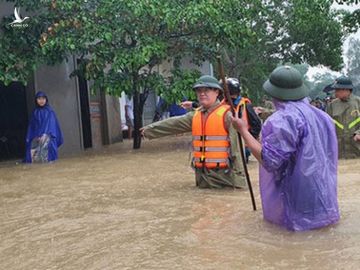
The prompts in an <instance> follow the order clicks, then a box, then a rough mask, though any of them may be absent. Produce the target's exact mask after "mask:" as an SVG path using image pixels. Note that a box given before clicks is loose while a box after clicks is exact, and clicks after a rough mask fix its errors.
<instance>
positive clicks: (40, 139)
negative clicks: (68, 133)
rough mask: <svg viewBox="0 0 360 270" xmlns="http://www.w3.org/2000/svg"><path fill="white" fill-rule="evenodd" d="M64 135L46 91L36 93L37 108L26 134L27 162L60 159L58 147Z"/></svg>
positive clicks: (44, 161)
mask: <svg viewBox="0 0 360 270" xmlns="http://www.w3.org/2000/svg"><path fill="white" fill-rule="evenodd" d="M62 144H63V136H62V133H61V130H60V126H59V122H58V120H57V118H56V115H55V112H54V111H53V109H52V108H51V107H50V105H49V101H48V97H47V96H46V94H45V93H44V92H37V93H36V95H35V109H34V111H33V113H32V116H31V119H30V123H29V127H28V131H27V135H26V153H25V162H26V163H46V162H51V161H54V160H56V159H58V148H59V147H60V146H61V145H62Z"/></svg>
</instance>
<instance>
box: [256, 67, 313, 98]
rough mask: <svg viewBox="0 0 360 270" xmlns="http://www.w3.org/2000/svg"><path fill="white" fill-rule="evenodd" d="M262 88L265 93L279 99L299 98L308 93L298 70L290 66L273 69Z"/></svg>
mask: <svg viewBox="0 0 360 270" xmlns="http://www.w3.org/2000/svg"><path fill="white" fill-rule="evenodd" d="M263 88H264V90H265V92H266V93H267V94H269V95H270V96H272V97H274V98H277V99H280V100H299V99H302V98H304V97H306V96H307V95H308V94H309V89H308V88H307V87H306V86H305V84H304V82H303V80H302V76H301V74H300V72H299V71H298V70H296V69H295V68H293V67H290V66H280V67H277V68H276V69H274V71H273V72H271V74H270V78H269V79H268V80H267V81H266V82H265V83H264V84H263Z"/></svg>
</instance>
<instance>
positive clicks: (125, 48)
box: [5, 0, 262, 148]
mask: <svg viewBox="0 0 360 270" xmlns="http://www.w3.org/2000/svg"><path fill="white" fill-rule="evenodd" d="M15 3H16V5H21V6H22V7H26V8H27V9H29V10H37V14H38V18H41V23H40V21H35V22H34V26H33V28H31V29H37V28H36V26H39V25H40V24H42V25H46V26H45V27H40V29H42V33H41V34H40V33H37V35H35V39H36V37H37V38H38V40H40V43H39V45H40V46H36V45H35V44H33V43H32V44H31V46H30V51H31V52H32V53H34V56H33V58H39V59H42V61H45V60H44V59H49V62H51V61H53V62H56V61H59V60H61V59H65V58H66V57H67V56H68V55H70V54H76V55H79V56H80V58H81V60H82V61H81V64H80V66H79V69H78V70H76V71H75V72H74V74H79V73H81V74H83V75H84V76H85V78H87V79H88V80H94V82H95V84H94V85H95V88H97V89H100V90H102V91H106V92H107V93H110V94H120V92H121V91H125V92H126V93H127V94H131V95H132V96H133V97H134V116H135V119H134V120H135V136H134V148H139V147H140V142H141V140H140V132H139V128H140V127H141V126H142V123H141V115H142V109H143V104H144V102H145V99H146V93H147V91H148V90H149V89H155V90H156V91H157V92H158V93H163V92H164V93H168V92H169V91H171V92H173V93H175V94H176V93H179V92H181V91H180V90H184V89H179V88H185V87H186V88H187V89H191V88H190V87H189V86H190V85H189V84H190V83H192V82H193V81H194V76H195V74H196V75H198V74H197V73H196V72H189V71H186V72H182V70H181V69H180V68H179V66H177V65H176V64H175V65H174V70H173V71H172V73H173V74H174V76H172V75H171V74H168V75H167V76H164V75H163V74H162V73H160V72H159V71H158V70H157V67H158V65H159V64H161V63H162V62H164V61H175V63H177V62H178V59H179V58H183V57H189V58H190V59H192V61H193V62H194V63H196V64H198V63H200V62H202V61H204V60H205V59H210V60H211V59H213V58H214V56H215V54H216V51H217V47H216V45H217V44H227V46H228V47H234V46H238V47H242V46H243V44H244V43H245V42H246V40H247V39H248V38H251V36H252V35H254V33H253V31H252V29H251V27H250V26H249V25H248V24H247V21H248V20H249V18H251V16H253V15H254V13H253V10H254V9H255V8H256V9H257V7H258V6H260V7H261V6H262V3H261V1H260V0H255V1H254V0H246V1H241V3H240V1H236V0H226V1H205V0H203V1H201V0H200V1H198V0H174V1H168V0H157V1H152V0H138V1H133V0H118V1H110V0H109V1H100V0H88V1H85V2H84V1H81V0H74V1H61V0H52V1H44V0H42V1H35V2H33V1H30V0H28V1H15ZM40 6H42V7H41V8H40ZM8 30H12V29H8ZM23 34H24V35H26V31H24V33H23ZM8 39H9V40H12V41H13V42H14V39H13V37H9V38H8ZM5 49H8V48H5ZM39 52H41V54H42V55H41V54H40V53H39ZM40 56H41V57H40ZM15 58H19V59H20V58H22V56H21V55H19V54H17V55H16V57H15ZM39 62H40V60H39V61H34V63H39ZM33 68H34V67H32V69H33ZM25 69H26V72H25ZM29 69H30V68H29V67H26V68H24V69H23V70H15V71H14V73H13V74H10V75H9V76H12V78H10V77H9V79H18V77H19V76H17V75H18V74H28V73H29V72H28V70H29ZM16 72H18V74H17V73H16ZM22 76H23V75H22ZM25 77H26V76H23V77H22V78H23V79H24V81H25ZM176 77H179V78H184V77H185V78H187V80H185V82H187V83H186V85H185V84H184V83H176V82H177V81H175V80H174V78H176ZM191 78H192V79H191ZM171 82H174V84H173V86H174V87H171V85H170V84H171ZM165 96H166V95H165Z"/></svg>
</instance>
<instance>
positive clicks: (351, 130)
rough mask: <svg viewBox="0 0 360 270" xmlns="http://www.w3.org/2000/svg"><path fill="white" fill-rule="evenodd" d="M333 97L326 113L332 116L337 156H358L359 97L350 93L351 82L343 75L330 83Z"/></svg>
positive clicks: (359, 148)
mask: <svg viewBox="0 0 360 270" xmlns="http://www.w3.org/2000/svg"><path fill="white" fill-rule="evenodd" d="M332 88H333V89H334V90H335V97H336V99H334V100H333V101H332V102H331V103H330V104H329V105H328V106H327V109H326V111H327V113H328V114H329V115H330V116H331V117H332V118H333V121H334V123H335V126H336V134H337V139H338V148H339V158H345V159H349V158H359V157H360V97H358V96H355V95H353V94H352V90H353V84H352V82H351V80H350V79H349V78H347V77H345V76H341V77H339V78H337V79H336V80H335V83H334V84H333V85H332Z"/></svg>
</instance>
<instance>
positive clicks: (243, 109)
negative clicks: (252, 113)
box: [235, 97, 251, 130]
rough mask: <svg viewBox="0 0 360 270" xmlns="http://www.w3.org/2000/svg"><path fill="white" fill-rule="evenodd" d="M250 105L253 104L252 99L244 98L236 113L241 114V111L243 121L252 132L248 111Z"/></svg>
mask: <svg viewBox="0 0 360 270" xmlns="http://www.w3.org/2000/svg"><path fill="white" fill-rule="evenodd" d="M248 103H251V101H250V99H248V98H244V97H242V98H241V99H240V102H239V104H238V105H237V106H236V108H235V112H236V113H237V114H239V111H240V109H241V119H242V120H244V121H245V122H246V124H247V128H248V130H250V124H249V116H248V114H247V110H246V104H248Z"/></svg>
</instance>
